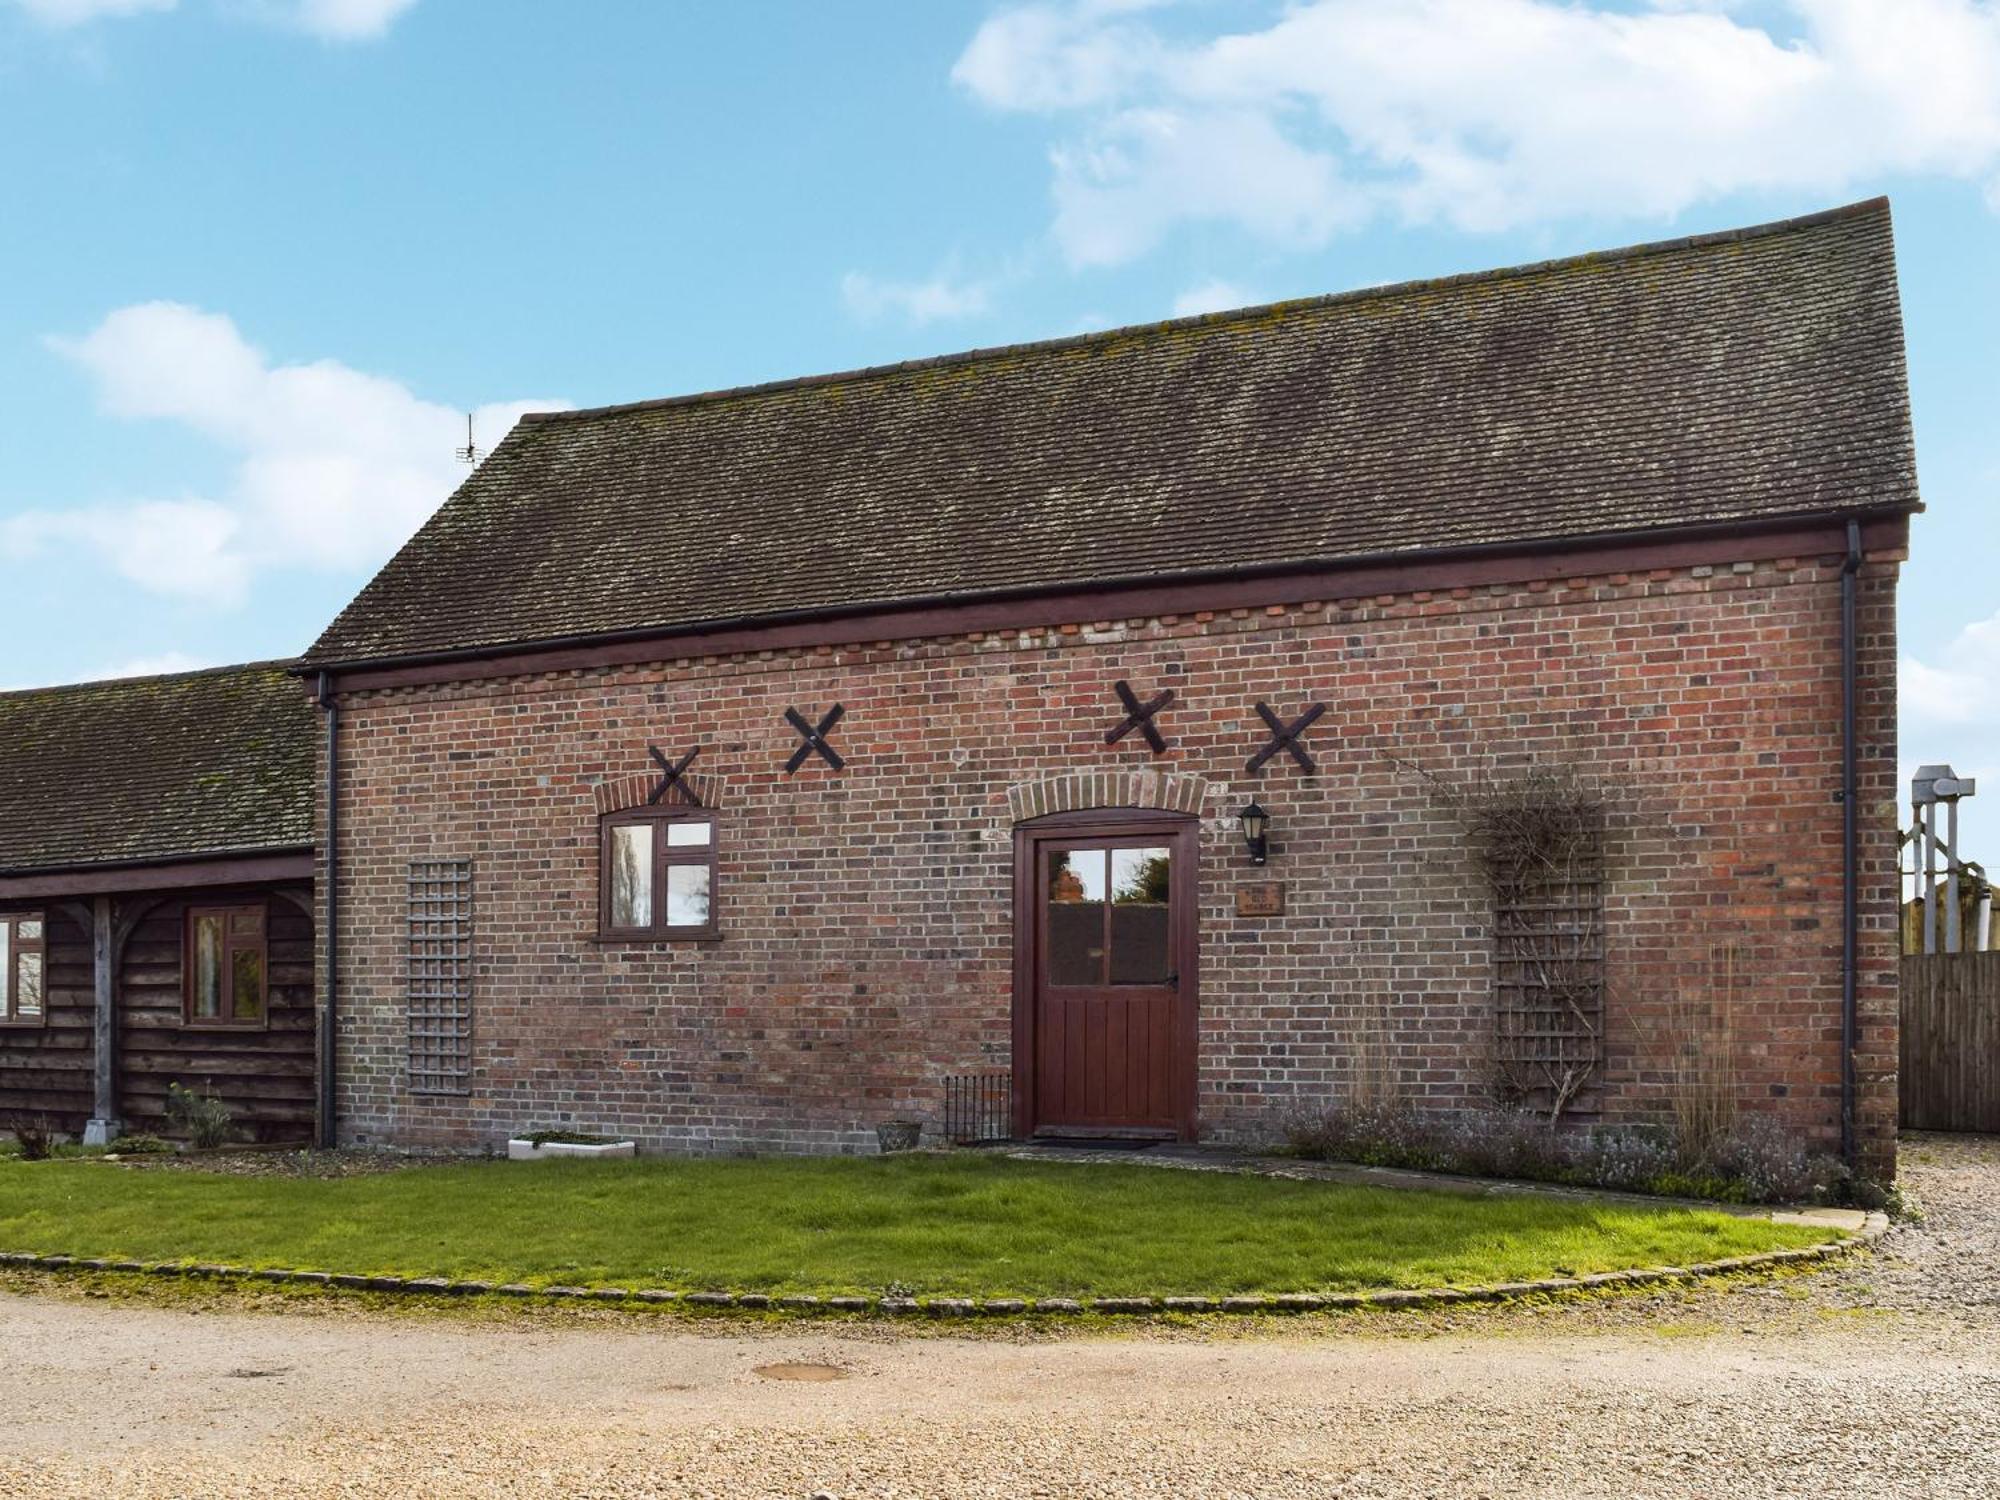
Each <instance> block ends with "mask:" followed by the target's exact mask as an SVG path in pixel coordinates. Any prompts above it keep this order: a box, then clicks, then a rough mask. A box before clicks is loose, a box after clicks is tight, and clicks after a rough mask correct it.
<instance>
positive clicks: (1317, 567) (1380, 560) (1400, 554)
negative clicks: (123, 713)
mask: <svg viewBox="0 0 2000 1500" xmlns="http://www.w3.org/2000/svg"><path fill="white" fill-rule="evenodd" d="M1921 509H1922V506H1921V505H1910V504H1896V505H1881V506H1875V507H1871V508H1869V509H1866V510H1862V511H1855V510H1824V511H1805V512H1793V513H1791V514H1788V515H1784V516H1773V517H1769V518H1762V519H1759V520H1756V521H1718V522H1714V523H1711V524H1707V525H1697V526H1651V527H1642V528H1639V529H1636V530H1632V529H1627V530H1623V531H1597V532H1582V533H1578V534H1577V535H1574V536H1566V537H1532V538H1522V539H1517V540H1509V541H1504V542H1482V543H1476V544H1473V545H1469V546H1463V547H1409V548H1403V549H1401V550H1392V551H1386V552H1364V553H1354V554H1350V555H1348V556H1344V557H1338V558H1328V559H1318V560H1312V559H1308V560H1306V561H1304V562H1280V563H1251V564H1245V565H1242V566H1239V567H1230V568H1210V569H1204V570H1200V571H1191V572H1183V573H1146V574H1132V575H1126V576H1124V577H1119V578H1106V579H1092V580H1085V581H1076V580H1070V581H1066V582H1058V583H1037V584H1025V585H1020V586H1016V587H1011V588H997V589H976V590H963V591H960V592H957V593H941V594H919V595H907V596H904V597H901V598H893V599H874V600H867V601H862V602H857V603H852V604H839V605H821V606H814V607H811V608H807V609H795V610H767V611H763V612H761V613H757V614H749V615H732V616H727V617H724V618H721V619H705V620H695V621H687V622H682V623H678V624H671V625H640V626H632V627H629V628H625V629H620V630H599V631H582V632H577V633H573V634H565V635H553V636H541V637H537V638H535V639H533V640H516V641H505V642H498V643H488V644H485V645H479V646H457V647H452V648H450V649H447V650H441V651H414V652H403V653H400V654H393V655H387V656H358V657H343V658H334V659H325V660H314V659H312V658H310V657H308V658H307V659H305V660H303V661H301V662H299V663H298V664H296V665H294V666H293V667H292V668H291V669H290V670H291V671H292V672H293V673H294V674H295V675H297V676H301V677H303V676H305V675H307V674H309V673H317V674H319V675H320V676H321V677H322V678H324V677H326V676H327V675H328V674H332V675H335V676H338V675H339V674H340V673H343V672H353V671H363V670H366V671H377V670H386V669H393V668H398V667H431V666H447V665H450V664H452V663H456V662H468V663H470V662H478V661H483V660H487V659H490V658H493V657H502V656H518V655H524V654H527V653H530V652H541V651H564V650H573V649H577V648H584V647H591V646H614V645H619V644H622V643H625V642H629V641H650V640H659V641H666V640H672V639H674V638H675V637H677V636H689V635H710V634H715V633H718V632H722V631H730V630H743V629H750V628H755V627H760V626H783V625H800V624H810V623H817V622H820V621H832V620H840V619H846V618H851V617H854V616H860V615H879V614H885V613H906V612H907V613H915V612H917V611H920V610H928V609H942V608H949V607H951V606H954V605H965V604H978V603H1000V602H1007V601H1014V600H1031V599H1046V598H1059V597H1061V596H1064V595H1068V594H1079V593H1084V592H1089V593H1093V594H1103V593H1116V592H1119V591H1121V590H1137V589H1149V588H1161V587H1171V586H1176V585H1186V584H1202V583H1215V582H1225V581H1233V580H1239V579H1259V578H1282V577H1285V576H1288V575H1306V574H1315V573H1317V574H1338V573H1342V572H1348V571H1358V570H1360V569H1363V568H1375V567H1385V566H1393V565H1404V564H1409V563H1416V562H1430V561H1437V562H1455V561H1461V560H1467V561H1469V560H1475V559H1485V558H1504V557H1518V556H1524V555H1531V554H1535V553H1557V554H1561V553H1568V552H1575V551H1583V550H1586V549H1592V548H1601V547H1620V546H1629V545H1634V544H1638V543H1642V542H1658V541H1663V540H1673V541H1689V542H1694V541H1703V540H1708V539H1711V538H1725V537H1737V536H1761V535H1765V534H1768V533H1771V532H1778V531H1790V530H1796V529H1798V528H1800V527H1807V526H1819V525H1824V526H1838V525H1840V524H1842V523H1847V524H1849V525H1850V526H1853V525H1858V524H1859V523H1860V522H1863V521H1874V520H1881V519H1886V518H1892V517H1899V516H1908V515H1911V514H1913V513H1914V512H1916V511H1918V510H1921Z"/></svg>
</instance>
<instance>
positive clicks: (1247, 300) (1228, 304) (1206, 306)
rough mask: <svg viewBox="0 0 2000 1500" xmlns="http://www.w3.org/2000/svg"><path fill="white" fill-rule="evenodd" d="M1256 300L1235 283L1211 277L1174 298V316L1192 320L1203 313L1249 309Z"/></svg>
mask: <svg viewBox="0 0 2000 1500" xmlns="http://www.w3.org/2000/svg"><path fill="white" fill-rule="evenodd" d="M1256 300H1257V299H1256V298H1255V297H1253V296H1252V295H1251V294H1250V293H1248V292H1246V291H1244V290H1243V288H1242V287H1240V286H1238V285H1236V283H1235V282H1233V281H1224V280H1222V279H1221V278H1220V277H1211V278H1210V279H1209V280H1207V281H1204V282H1202V283H1201V284H1200V285H1199V286H1191V287H1189V288H1188V289H1187V290H1186V291H1184V292H1182V293H1181V294H1180V295H1179V296H1178V297H1176V298H1174V316H1175V317H1177V318H1192V317H1196V316H1198V315H1200V314H1202V313H1212V312H1227V311H1229V310H1230V309H1231V308H1233V307H1248V306H1250V305H1251V304H1252V303H1254V302H1255V301H1256Z"/></svg>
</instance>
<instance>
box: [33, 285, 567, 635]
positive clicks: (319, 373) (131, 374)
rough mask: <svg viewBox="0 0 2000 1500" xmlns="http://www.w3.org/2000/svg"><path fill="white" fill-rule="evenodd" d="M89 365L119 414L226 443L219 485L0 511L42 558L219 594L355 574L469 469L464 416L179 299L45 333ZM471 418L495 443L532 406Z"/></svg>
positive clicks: (148, 583) (198, 593) (493, 408)
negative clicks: (276, 357)
mask: <svg viewBox="0 0 2000 1500" xmlns="http://www.w3.org/2000/svg"><path fill="white" fill-rule="evenodd" d="M49 342H50V344H51V346H52V347H53V348H55V349H56V350H57V351H58V352H59V353H61V354H62V355H63V356H64V357H65V358H67V359H69V360H70V361H72V362H73V363H74V364H76V365H77V366H78V367H79V368H81V369H83V370H84V371H85V372H87V373H88V374H89V375H90V376H91V378H92V380H93V381H94V383H95V385H96V389H97V397H98V401H99V404H100V405H101V406H102V407H103V409H104V410H105V411H106V412H107V413H108V414H110V415H111V416H114V417H119V418H123V419H127V420H164V421H171V422H177V423H180V424H181V425H183V426H186V427H188V428H191V429H192V430H194V431H195V432H198V433H200V434H202V435H203V436H204V437H207V438H209V439H210V440H212V441H213V442H215V443H216V444H217V445H218V446H220V447H221V448H223V449H224V450H225V451H227V452H229V453H230V454H232V455H233V456H234V458H235V461H236V470H235V474H234V477H233V480H232V482H231V484H230V485H229V487H228V489H227V491H226V492H225V493H223V494H221V495H219V496H189V495H180V496H173V497H139V498H134V499H127V500H120V501H111V502H103V503H98V504H94V505H89V506H84V507H81V508H77V509H72V510H58V511H49V510H43V511H30V512H27V513H25V514H22V515H18V516H15V517H12V518H11V519H9V520H7V521H5V522H0V549H4V550H5V551H7V552H9V553H11V554H12V555H14V556H16V557H20V556H27V555H32V554H33V553H35V552H37V551H39V550H40V549H42V548H43V547H46V546H48V545H49V544H50V543H52V542H56V541H61V540H69V541H75V542H81V543H83V544H84V545H86V546H88V547H90V548H92V549H93V550H95V551H96V552H97V553H98V554H99V555H100V556H101V557H102V558H103V559H104V561H105V562H106V563H107V564H108V565H109V566H110V567H112V568H113V569H114V570H115V571H117V572H118V573H119V574H121V575H122V576H124V577H126V578H128V579H130V580H132V581H133V582H135V583H138V584H140V585H142V586H143V587H145V588H148V589H152V590H154V591H156V592H159V593H164V594H173V595H179V596H182V597H187V598H193V599H198V600H208V601H212V602H215V603H218V604H224V605H227V604H234V603H237V602H240V601H241V600H242V599H243V597H244V596H245V594H246V592H247V590H248V588H249V586H250V583H251V581H252V579H253V578H254V577H255V575H256V574H257V573H258V572H259V571H260V570H263V569H268V568H273V567H303V568H310V569H316V570H320V571H330V572H346V571H351V570H358V569H364V568H368V567H372V566H374V565H376V564H378V563H380V562H381V561H382V559H383V558H384V557H386V556H387V555H388V554H389V553H390V552H391V551H393V550H394V549H395V547H397V546H398V545H399V544H400V543H402V542H403V541H404V540H405V539H406V538H407V537H408V536H409V535H410V533H411V532H412V531H414V530H415V529H416V527H417V526H418V525H419V524H420V523H421V522H422V521H423V520H424V519H425V517H427V516H428V515H429V514H430V513H431V511H432V510H433V509H435V508H436V506H437V505H438V504H439V502H440V501H442V500H443V499H444V498H445V496H446V495H448V494H449V493H450V492H451V490H452V489H453V488H454V487H456V485H457V484H458V482H459V481H460V480H461V479H463V478H464V475H465V471H464V468H463V466H462V465H460V464H459V463H458V462H457V461H456V459H455V458H454V457H453V449H454V448H456V447H457V446H458V445H460V444H461V443H463V442H464V428H465V415H464V413H463V412H460V411H456V410H454V409H452V408H451V407H448V406H443V405H439V404H437V403H435V402H430V401H425V400H422V399H420V398H419V397H417V396H416V395H415V394H413V393H412V392H411V391H410V390H409V388H408V387H407V386H404V385H402V384H400V383H399V382H397V381H394V380H390V379H387V378H385V377H383V376H379V375H369V374H366V373H364V372H363V371H360V370H356V369H353V368H351V367H349V366H347V365H343V364H340V363H338V362H337V361H333V360H320V361H317V362H315V363H312V364H295V365H274V364H272V363H271V362H270V361H269V360H268V359H267V358H266V357H265V355H264V354H263V353H262V352H261V351H259V350H258V349H256V348H254V347H253V346H252V345H250V344H249V343H248V342H246V341H245V340H244V338H243V336H242V334H241V333H239V332H238V330H237V328H236V325H235V324H234V323H233V322H231V321H230V320H229V319H228V318H227V317H224V316H222V315H220V314H217V313H208V312H203V311H201V310H200V309H198V308H193V307H187V306H184V305H182V304H180V303H174V302H147V303H141V304H138V305H136V306H132V307H125V308H120V309H119V310H118V311H116V312H114V313H112V314H111V315H110V316H108V317H107V318H105V319H104V321H103V322H102V323H100V324H99V325H98V326H97V327H96V328H95V329H93V330H92V331H91V332H90V333H88V334H87V335H85V336H84V337H82V338H80V339H51V340H50V341H49ZM564 404H565V403H562V402H555V401H508V402H498V403H494V404H491V405H487V406H482V407H480V408H479V409H478V411H477V412H476V413H475V417H474V420H475V423H476V426H477V429H478V434H479V440H480V443H481V445H482V446H483V447H485V448H488V449H490V448H491V447H492V446H493V445H494V444H495V443H497V442H498V441H499V440H500V438H501V436H502V435H503V434H504V433H505V432H506V431H507V430H508V429H509V428H510V427H512V426H513V425H514V422H515V420H516V419H517V418H518V417H519V416H520V414H521V413H522V412H524V411H534V410H549V409H552V408H557V407H560V406H562V405H564Z"/></svg>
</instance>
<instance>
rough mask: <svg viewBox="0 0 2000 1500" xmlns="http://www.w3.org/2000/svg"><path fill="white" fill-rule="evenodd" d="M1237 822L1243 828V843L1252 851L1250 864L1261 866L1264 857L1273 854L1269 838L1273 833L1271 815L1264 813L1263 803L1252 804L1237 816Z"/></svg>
mask: <svg viewBox="0 0 2000 1500" xmlns="http://www.w3.org/2000/svg"><path fill="white" fill-rule="evenodd" d="M1236 821H1237V822H1238V823H1239V824H1241V825H1242V827H1243V843H1244V846H1245V847H1246V848H1247V849H1249V851H1250V863H1251V864H1253V865H1261V864H1262V863H1264V857H1265V856H1266V855H1267V854H1269V853H1270V852H1271V841H1270V839H1269V837H1268V836H1267V835H1268V834H1269V833H1270V831H1271V815H1270V814H1269V813H1267V812H1265V811H1264V808H1263V805H1262V804H1261V803H1257V802H1252V803H1251V804H1250V805H1249V806H1248V807H1246V808H1244V809H1243V811H1242V812H1240V813H1238V814H1237V815H1236Z"/></svg>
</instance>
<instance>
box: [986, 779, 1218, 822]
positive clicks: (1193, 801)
mask: <svg viewBox="0 0 2000 1500" xmlns="http://www.w3.org/2000/svg"><path fill="white" fill-rule="evenodd" d="M1223 790H1224V788H1222V787H1221V786H1218V785H1215V784H1213V783H1210V782H1206V781H1203V780H1202V779H1201V778H1200V777H1198V776H1181V775H1176V774H1175V773H1173V772H1171V771H1068V772H1065V773H1064V774H1063V775H1061V776H1047V777H1042V778H1040V779H1038V780H1034V781H1019V782H1016V783H1015V784H1014V785H1012V786H1010V787H1008V788H1007V790H1006V806H1007V814H1006V815H1007V821H1008V822H1009V823H1010V824H1011V823H1020V822H1024V821H1025V820H1027V819H1029V818H1040V817H1046V816H1047V815H1048V814H1049V813H1058V812H1074V811H1076V810H1077V809H1080V808H1086V807H1157V808H1164V809H1166V810H1167V811H1170V812H1182V813H1192V814H1194V815H1195V816H1196V817H1200V816H1201V815H1202V814H1203V813H1204V812H1205V811H1206V808H1207V804H1208V802H1209V800H1210V799H1211V798H1214V797H1219V796H1221V795H1222V793H1223Z"/></svg>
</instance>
